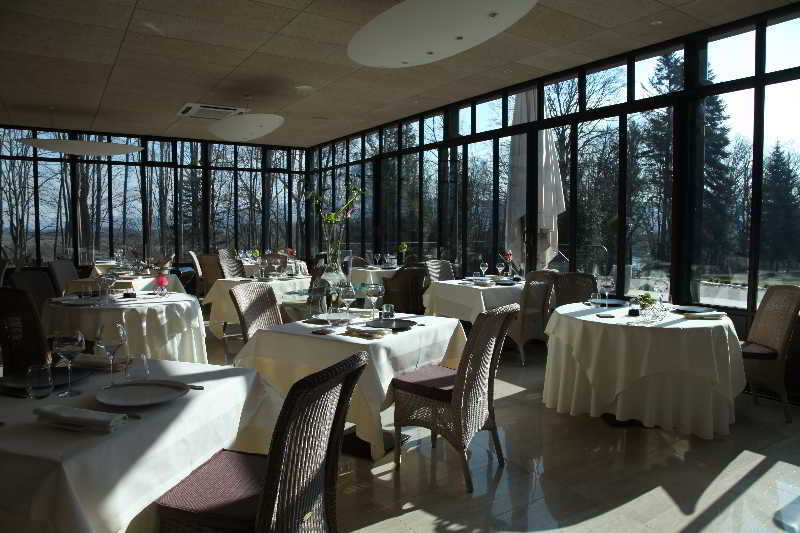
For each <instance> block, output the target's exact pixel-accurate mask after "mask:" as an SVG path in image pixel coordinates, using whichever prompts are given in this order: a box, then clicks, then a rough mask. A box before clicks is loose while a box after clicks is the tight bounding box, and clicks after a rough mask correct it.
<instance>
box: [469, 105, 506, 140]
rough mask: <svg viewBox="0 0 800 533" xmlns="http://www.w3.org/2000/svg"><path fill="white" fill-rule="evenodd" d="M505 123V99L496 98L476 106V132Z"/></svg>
mask: <svg viewBox="0 0 800 533" xmlns="http://www.w3.org/2000/svg"><path fill="white" fill-rule="evenodd" d="M502 125H503V99H502V98H496V99H494V100H489V101H488V102H481V103H480V104H477V105H476V106H475V133H480V132H482V131H489V130H494V129H497V128H500V127H502Z"/></svg>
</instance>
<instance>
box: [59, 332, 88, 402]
mask: <svg viewBox="0 0 800 533" xmlns="http://www.w3.org/2000/svg"><path fill="white" fill-rule="evenodd" d="M51 341H52V345H53V352H54V353H55V354H57V355H58V356H59V357H60V358H61V359H63V360H64V361H65V362H66V363H67V390H65V391H64V392H62V393H60V394H59V395H58V397H59V398H70V397H72V396H77V395H79V394H80V392H78V391H74V390H72V361H74V360H75V358H76V357H78V355H80V354H81V353H82V352H83V350H84V349H85V348H86V341H85V339H84V338H83V333H81V332H80V331H78V330H75V331H69V332H56V334H55V335H53V336H52V337H51Z"/></svg>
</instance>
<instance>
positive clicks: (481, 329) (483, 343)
mask: <svg viewBox="0 0 800 533" xmlns="http://www.w3.org/2000/svg"><path fill="white" fill-rule="evenodd" d="M518 313H519V304H510V305H504V306H502V307H497V308H495V309H490V310H488V311H484V312H483V313H481V314H480V315H478V318H477V319H475V323H474V324H473V325H472V331H470V334H469V338H468V339H467V344H466V345H465V346H464V352H463V353H462V355H461V362H460V363H459V365H458V373H457V374H456V384H455V388H454V389H453V400H452V402H453V403H452V406H453V408H454V409H455V410H456V411H457V412H460V413H461V416H460V417H459V420H458V421H456V423H457V424H460V427H459V428H458V430H457V431H455V433H456V434H460V435H459V437H460V439H461V442H463V443H464V445H465V446H469V443H470V440H471V439H472V437H473V436H474V435H475V433H477V432H478V431H480V430H481V429H482V428H483V425H484V424H485V423H486V420H487V418H488V416H489V412H490V409H492V397H493V393H494V383H493V382H494V374H495V371H496V370H497V363H498V361H499V359H500V353H501V352H502V351H503V343H504V342H505V339H506V334H507V333H508V328H509V326H510V325H511V320H513V319H514V317H515V316H516V315H517V314H518Z"/></svg>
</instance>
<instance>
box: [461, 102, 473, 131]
mask: <svg viewBox="0 0 800 533" xmlns="http://www.w3.org/2000/svg"><path fill="white" fill-rule="evenodd" d="M471 133H472V111H471V110H470V107H469V106H467V107H462V108H461V109H459V110H458V134H459V135H470V134H471Z"/></svg>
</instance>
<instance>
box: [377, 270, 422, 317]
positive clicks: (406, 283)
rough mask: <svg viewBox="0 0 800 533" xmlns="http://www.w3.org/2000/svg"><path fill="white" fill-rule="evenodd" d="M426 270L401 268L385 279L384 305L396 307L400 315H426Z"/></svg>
mask: <svg viewBox="0 0 800 533" xmlns="http://www.w3.org/2000/svg"><path fill="white" fill-rule="evenodd" d="M425 276H427V271H426V269H424V268H416V267H408V266H404V267H401V268H400V270H398V271H397V273H396V274H395V275H394V276H392V277H391V278H383V288H384V294H383V303H385V304H392V305H394V308H395V311H397V312H399V313H411V314H414V315H424V314H425V306H424V305H422V293H423V292H425Z"/></svg>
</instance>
